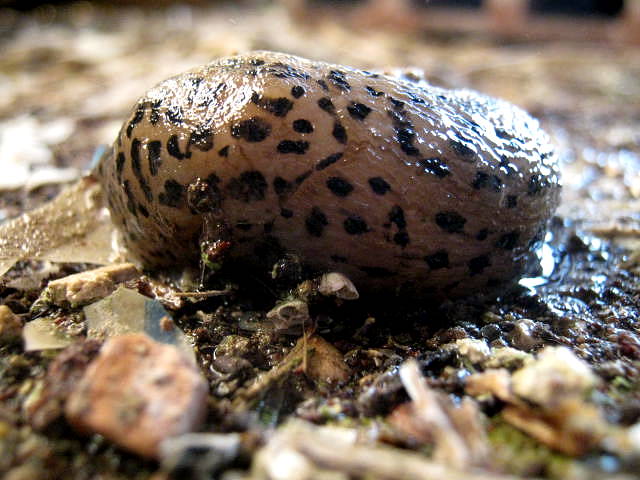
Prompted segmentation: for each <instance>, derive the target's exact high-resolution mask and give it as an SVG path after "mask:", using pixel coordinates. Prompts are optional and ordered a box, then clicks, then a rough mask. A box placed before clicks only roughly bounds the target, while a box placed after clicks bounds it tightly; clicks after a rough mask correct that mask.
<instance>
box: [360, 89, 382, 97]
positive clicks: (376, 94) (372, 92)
mask: <svg viewBox="0 0 640 480" xmlns="http://www.w3.org/2000/svg"><path fill="white" fill-rule="evenodd" d="M364 88H366V90H367V92H369V95H371V96H372V97H380V96H382V95H384V92H381V91H379V90H376V89H375V88H373V87H369V86H366V87H364Z"/></svg>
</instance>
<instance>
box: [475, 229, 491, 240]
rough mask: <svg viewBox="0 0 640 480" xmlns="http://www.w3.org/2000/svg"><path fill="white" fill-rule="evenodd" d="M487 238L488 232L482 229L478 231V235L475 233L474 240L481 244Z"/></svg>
mask: <svg viewBox="0 0 640 480" xmlns="http://www.w3.org/2000/svg"><path fill="white" fill-rule="evenodd" d="M488 236H489V230H488V229H486V228H483V229H482V230H479V231H478V233H476V240H478V241H479V242H482V241H484V240H486V239H487V237H488Z"/></svg>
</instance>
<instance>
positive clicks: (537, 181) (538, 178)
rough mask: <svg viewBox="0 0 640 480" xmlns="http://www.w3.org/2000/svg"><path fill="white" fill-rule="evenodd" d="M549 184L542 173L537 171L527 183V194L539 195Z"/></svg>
mask: <svg viewBox="0 0 640 480" xmlns="http://www.w3.org/2000/svg"><path fill="white" fill-rule="evenodd" d="M546 186H547V184H546V182H545V181H544V179H543V177H542V175H540V174H539V173H535V174H533V175H531V178H530V179H529V183H528V185H527V194H529V195H537V194H539V193H540V192H541V191H542V190H543V189H544V188H545V187H546Z"/></svg>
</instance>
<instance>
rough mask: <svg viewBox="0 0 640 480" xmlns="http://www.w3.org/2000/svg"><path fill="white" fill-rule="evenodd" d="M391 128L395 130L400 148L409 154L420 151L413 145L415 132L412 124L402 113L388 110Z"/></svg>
mask: <svg viewBox="0 0 640 480" xmlns="http://www.w3.org/2000/svg"><path fill="white" fill-rule="evenodd" d="M387 113H388V115H389V117H390V118H391V121H392V124H393V129H394V130H395V132H396V140H397V141H398V143H399V144H400V149H401V150H402V151H403V152H404V153H406V154H407V155H409V156H416V155H419V154H420V151H419V150H418V149H417V148H416V147H415V146H414V145H413V142H414V141H415V137H416V132H415V130H414V126H413V124H412V123H411V122H410V121H409V120H407V119H406V118H404V117H403V115H402V113H398V112H393V111H389V112H387Z"/></svg>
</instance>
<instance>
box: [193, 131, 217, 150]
mask: <svg viewBox="0 0 640 480" xmlns="http://www.w3.org/2000/svg"><path fill="white" fill-rule="evenodd" d="M191 147H194V148H196V149H198V150H200V151H201V152H208V151H209V150H211V149H212V148H213V132H212V131H211V128H208V127H200V128H198V129H196V130H194V131H193V132H191V136H190V137H189V145H188V147H187V149H188V150H189V151H190V148H191Z"/></svg>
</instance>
